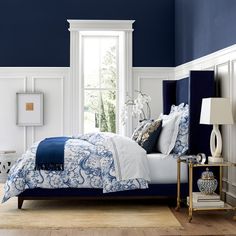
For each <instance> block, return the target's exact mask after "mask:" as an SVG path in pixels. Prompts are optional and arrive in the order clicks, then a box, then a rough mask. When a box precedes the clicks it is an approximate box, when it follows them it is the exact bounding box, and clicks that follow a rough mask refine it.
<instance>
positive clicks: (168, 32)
mask: <svg viewBox="0 0 236 236" xmlns="http://www.w3.org/2000/svg"><path fill="white" fill-rule="evenodd" d="M67 19H124V20H136V23H135V25H134V28H135V31H134V35H133V47H134V48H133V50H134V55H133V56H134V58H133V65H134V66H173V65H174V0H148V1H144V0H1V1H0V66H69V31H68V24H67V21H66V20H67Z"/></svg>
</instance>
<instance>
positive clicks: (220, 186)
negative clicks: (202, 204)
mask: <svg viewBox="0 0 236 236" xmlns="http://www.w3.org/2000/svg"><path fill="white" fill-rule="evenodd" d="M222 177H223V166H220V179H219V182H220V183H219V192H220V198H221V200H222V198H223V192H222V187H223V186H222V185H223V180H222Z"/></svg>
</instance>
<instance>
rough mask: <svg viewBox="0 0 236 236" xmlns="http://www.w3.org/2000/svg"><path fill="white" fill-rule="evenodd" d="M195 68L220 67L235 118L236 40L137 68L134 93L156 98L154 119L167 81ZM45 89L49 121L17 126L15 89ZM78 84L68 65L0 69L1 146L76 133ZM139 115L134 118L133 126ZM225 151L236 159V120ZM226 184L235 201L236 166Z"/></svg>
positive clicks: (222, 91)
mask: <svg viewBox="0 0 236 236" xmlns="http://www.w3.org/2000/svg"><path fill="white" fill-rule="evenodd" d="M190 70H215V73H216V80H217V84H219V85H220V86H219V89H218V93H219V95H221V96H223V97H230V99H231V101H232V104H233V106H232V108H233V112H234V118H235V120H236V45H233V46H231V47H228V48H226V49H223V50H220V51H218V52H216V53H212V54H210V55H207V56H204V57H202V58H199V59H197V60H194V61H191V62H189V63H186V64H183V65H181V66H178V67H176V68H174V67H173V68H158V67H156V68H153V67H134V68H133V78H132V86H133V88H132V91H133V92H132V94H130V95H131V96H133V97H135V96H136V93H135V90H141V91H143V92H145V93H147V94H149V95H150V96H151V98H152V101H151V109H152V118H154V119H155V118H157V117H158V116H159V114H160V113H161V112H162V102H163V101H162V81H163V80H169V79H180V78H184V77H186V76H188V74H189V71H190ZM22 91H29V92H32V91H40V92H43V93H44V101H45V103H44V126H43V127H27V128H24V127H18V126H16V93H17V92H22ZM73 94H74V92H73V86H72V81H71V78H70V68H69V67H68V68H67V67H63V68H62V67H58V68H55V67H53V68H50V67H34V68H31V67H23V68H19V67H2V68H0V109H1V112H0V149H13V150H16V151H17V152H18V153H19V154H21V153H23V152H24V150H25V149H26V148H27V147H29V146H30V145H31V144H32V143H33V142H35V141H38V140H40V139H42V138H45V137H47V136H60V135H71V134H72V133H73V132H74V130H73V124H74V123H75V116H74V112H73V107H74V105H73V104H77V103H78V101H77V102H76V101H75V100H76V96H73ZM136 125H137V120H135V119H134V120H133V124H132V126H133V128H134V127H135V126H136ZM222 133H223V142H224V143H223V145H224V147H223V155H224V157H225V159H226V160H229V161H232V162H236V145H234V142H235V141H236V125H233V126H230V127H227V126H224V127H223V129H222ZM224 182H225V184H224V187H225V192H226V194H227V198H228V200H229V201H233V200H234V201H236V200H235V199H236V170H235V168H234V169H230V170H229V171H228V172H227V171H225V172H224Z"/></svg>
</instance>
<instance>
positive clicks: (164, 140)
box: [157, 112, 181, 155]
mask: <svg viewBox="0 0 236 236" xmlns="http://www.w3.org/2000/svg"><path fill="white" fill-rule="evenodd" d="M160 118H161V119H162V130H161V133H160V136H159V139H158V141H157V150H158V151H159V152H161V153H163V154H166V155H169V154H170V152H171V151H172V149H173V148H174V146H175V142H176V138H177V135H178V131H179V122H180V118H181V113H177V112H175V113H173V114H170V115H161V116H160Z"/></svg>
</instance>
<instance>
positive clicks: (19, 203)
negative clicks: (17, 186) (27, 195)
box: [18, 197, 24, 209]
mask: <svg viewBox="0 0 236 236" xmlns="http://www.w3.org/2000/svg"><path fill="white" fill-rule="evenodd" d="M23 202H24V198H22V197H18V209H21V208H22V205H23Z"/></svg>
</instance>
